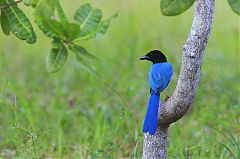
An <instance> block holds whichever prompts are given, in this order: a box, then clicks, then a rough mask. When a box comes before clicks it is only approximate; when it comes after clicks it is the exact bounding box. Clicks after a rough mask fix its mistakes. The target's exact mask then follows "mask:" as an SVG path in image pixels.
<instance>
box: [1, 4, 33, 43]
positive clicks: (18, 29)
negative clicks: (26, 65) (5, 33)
mask: <svg viewBox="0 0 240 159" xmlns="http://www.w3.org/2000/svg"><path fill="white" fill-rule="evenodd" d="M2 1H3V2H5V3H6V4H10V3H11V1H9V0H2ZM3 12H4V13H5V14H6V16H7V18H8V21H9V23H10V28H11V31H12V32H13V34H14V35H15V36H16V37H17V38H19V39H21V40H26V41H27V43H29V44H32V43H35V42H36V40H37V38H36V35H35V33H34V31H33V27H32V25H31V23H30V21H29V20H28V18H27V17H26V15H25V14H24V13H23V12H22V10H20V9H19V8H18V7H17V6H16V5H14V6H13V5H9V7H5V8H3Z"/></svg>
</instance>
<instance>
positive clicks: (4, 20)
mask: <svg viewBox="0 0 240 159" xmlns="http://www.w3.org/2000/svg"><path fill="white" fill-rule="evenodd" d="M1 27H2V31H3V33H4V34H5V35H9V33H10V24H9V21H8V18H7V16H6V14H5V13H4V12H1Z"/></svg>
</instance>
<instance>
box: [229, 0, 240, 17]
mask: <svg viewBox="0 0 240 159" xmlns="http://www.w3.org/2000/svg"><path fill="white" fill-rule="evenodd" d="M227 1H228V4H229V5H230V7H231V8H232V10H233V11H234V12H235V13H236V14H237V15H240V0H227Z"/></svg>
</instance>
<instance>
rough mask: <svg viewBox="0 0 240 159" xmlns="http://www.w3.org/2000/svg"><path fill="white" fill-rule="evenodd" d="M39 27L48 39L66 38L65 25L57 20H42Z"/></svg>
mask: <svg viewBox="0 0 240 159" xmlns="http://www.w3.org/2000/svg"><path fill="white" fill-rule="evenodd" d="M38 27H39V28H40V29H41V30H42V31H43V33H44V34H45V35H46V36H47V37H50V38H62V39H63V38H64V37H65V30H64V26H63V24H61V23H60V22H58V21H56V20H53V19H50V18H42V19H41V20H39V21H38Z"/></svg>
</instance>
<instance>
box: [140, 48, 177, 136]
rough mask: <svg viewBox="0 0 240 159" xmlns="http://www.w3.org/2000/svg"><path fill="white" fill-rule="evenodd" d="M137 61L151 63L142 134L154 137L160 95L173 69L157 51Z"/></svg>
mask: <svg viewBox="0 0 240 159" xmlns="http://www.w3.org/2000/svg"><path fill="white" fill-rule="evenodd" d="M139 60H148V61H151V62H152V65H151V68H150V71H149V84H150V98H149V101H148V107H147V112H146V115H145V119H144V122H143V132H144V133H147V132H148V133H149V134H150V135H154V134H155V133H156V131H157V121H158V109H159V104H160V94H161V93H162V92H163V91H164V89H165V88H166V87H167V86H168V84H169V82H170V80H171V77H172V75H173V69H172V65H171V63H169V62H168V61H167V58H166V56H165V55H164V54H163V53H162V52H161V51H159V50H152V51H150V52H148V53H147V54H146V55H144V56H141V57H140V59H139ZM168 98H169V97H168Z"/></svg>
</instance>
